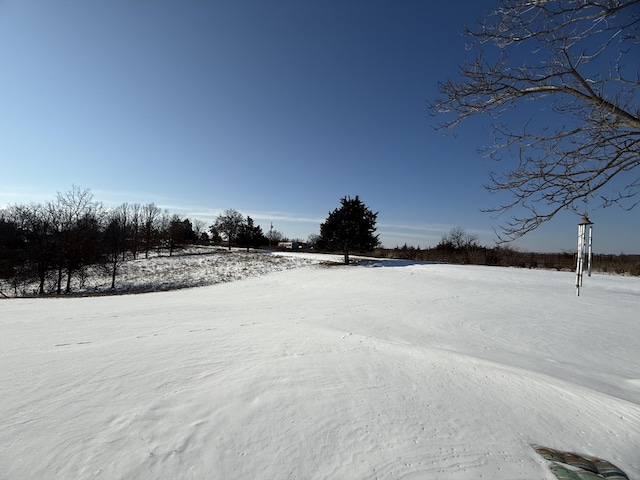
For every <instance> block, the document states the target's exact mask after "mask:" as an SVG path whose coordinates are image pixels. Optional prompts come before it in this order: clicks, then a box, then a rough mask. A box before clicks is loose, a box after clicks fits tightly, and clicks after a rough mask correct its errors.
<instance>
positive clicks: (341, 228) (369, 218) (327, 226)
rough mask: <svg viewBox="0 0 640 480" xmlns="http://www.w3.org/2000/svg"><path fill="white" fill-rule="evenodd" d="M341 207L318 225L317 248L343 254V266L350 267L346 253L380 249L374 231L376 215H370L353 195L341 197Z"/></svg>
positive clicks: (369, 211) (367, 209)
mask: <svg viewBox="0 0 640 480" xmlns="http://www.w3.org/2000/svg"><path fill="white" fill-rule="evenodd" d="M340 203H341V207H339V208H336V209H335V210H334V211H333V212H330V213H329V216H328V217H327V219H326V220H325V222H324V223H323V224H322V225H320V242H319V243H320V245H321V246H322V247H323V248H327V249H330V250H339V251H340V252H342V253H343V254H344V263H345V265H348V264H349V253H350V252H353V251H360V252H368V251H371V250H373V249H374V248H375V247H377V246H378V245H379V243H380V242H379V240H378V235H376V234H375V231H376V219H377V216H378V213H373V212H372V211H371V210H370V209H369V208H368V207H367V206H366V205H365V204H364V203H362V201H360V197H358V196H357V195H356V197H355V198H350V197H343V198H342V199H341V200H340Z"/></svg>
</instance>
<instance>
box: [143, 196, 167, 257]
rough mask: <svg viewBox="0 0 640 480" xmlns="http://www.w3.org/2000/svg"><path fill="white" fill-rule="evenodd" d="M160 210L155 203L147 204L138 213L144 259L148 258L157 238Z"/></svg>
mask: <svg viewBox="0 0 640 480" xmlns="http://www.w3.org/2000/svg"><path fill="white" fill-rule="evenodd" d="M161 213H162V210H161V209H160V208H159V207H158V206H156V204H155V203H148V204H146V205H143V206H142V211H141V213H140V215H141V217H140V225H141V228H142V244H143V248H144V256H145V258H149V250H151V249H152V248H153V247H154V246H155V243H156V242H157V238H158V220H159V218H160V215H161Z"/></svg>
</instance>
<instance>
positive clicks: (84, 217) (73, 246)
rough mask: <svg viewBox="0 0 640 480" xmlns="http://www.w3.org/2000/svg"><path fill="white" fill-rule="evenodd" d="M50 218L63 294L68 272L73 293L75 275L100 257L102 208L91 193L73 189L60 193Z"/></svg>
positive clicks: (76, 187)
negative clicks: (55, 236) (99, 237)
mask: <svg viewBox="0 0 640 480" xmlns="http://www.w3.org/2000/svg"><path fill="white" fill-rule="evenodd" d="M48 208H49V218H51V219H52V220H54V224H55V225H56V229H57V230H58V231H57V248H56V250H57V252H56V253H57V255H56V260H57V263H58V281H57V283H58V285H57V293H58V294H60V293H61V286H62V285H61V283H62V271H63V269H64V270H66V279H67V282H66V288H65V293H67V294H68V293H70V292H71V278H72V275H73V273H74V272H78V271H80V272H81V271H82V270H83V268H85V267H86V266H87V265H89V264H91V263H93V262H95V261H96V258H97V256H98V236H99V227H100V226H99V222H100V216H101V215H102V205H101V204H100V203H99V202H97V201H96V200H94V197H93V193H91V190H89V189H88V188H87V189H81V188H80V187H78V186H76V185H73V186H72V188H71V190H69V191H67V192H64V193H61V192H58V195H57V200H56V202H55V203H50V204H49V205H48Z"/></svg>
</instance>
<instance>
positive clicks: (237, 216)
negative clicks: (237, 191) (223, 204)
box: [211, 209, 244, 250]
mask: <svg viewBox="0 0 640 480" xmlns="http://www.w3.org/2000/svg"><path fill="white" fill-rule="evenodd" d="M243 224H244V217H243V216H242V214H241V213H240V212H238V211H237V210H233V209H229V210H225V211H224V212H222V213H221V214H220V215H218V218H216V221H215V223H214V224H213V225H212V226H211V228H212V230H215V231H217V232H218V233H219V234H220V235H222V236H223V237H224V238H225V240H226V241H227V245H228V247H229V250H231V242H233V240H235V238H236V237H237V236H238V234H239V233H240V229H241V227H242V225H243Z"/></svg>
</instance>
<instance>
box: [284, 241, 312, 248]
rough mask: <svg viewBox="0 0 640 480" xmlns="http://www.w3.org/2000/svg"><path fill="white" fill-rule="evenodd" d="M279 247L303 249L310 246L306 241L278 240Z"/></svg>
mask: <svg viewBox="0 0 640 480" xmlns="http://www.w3.org/2000/svg"><path fill="white" fill-rule="evenodd" d="M278 248H284V249H286V250H301V249H303V248H309V245H308V244H306V243H304V242H278Z"/></svg>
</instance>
